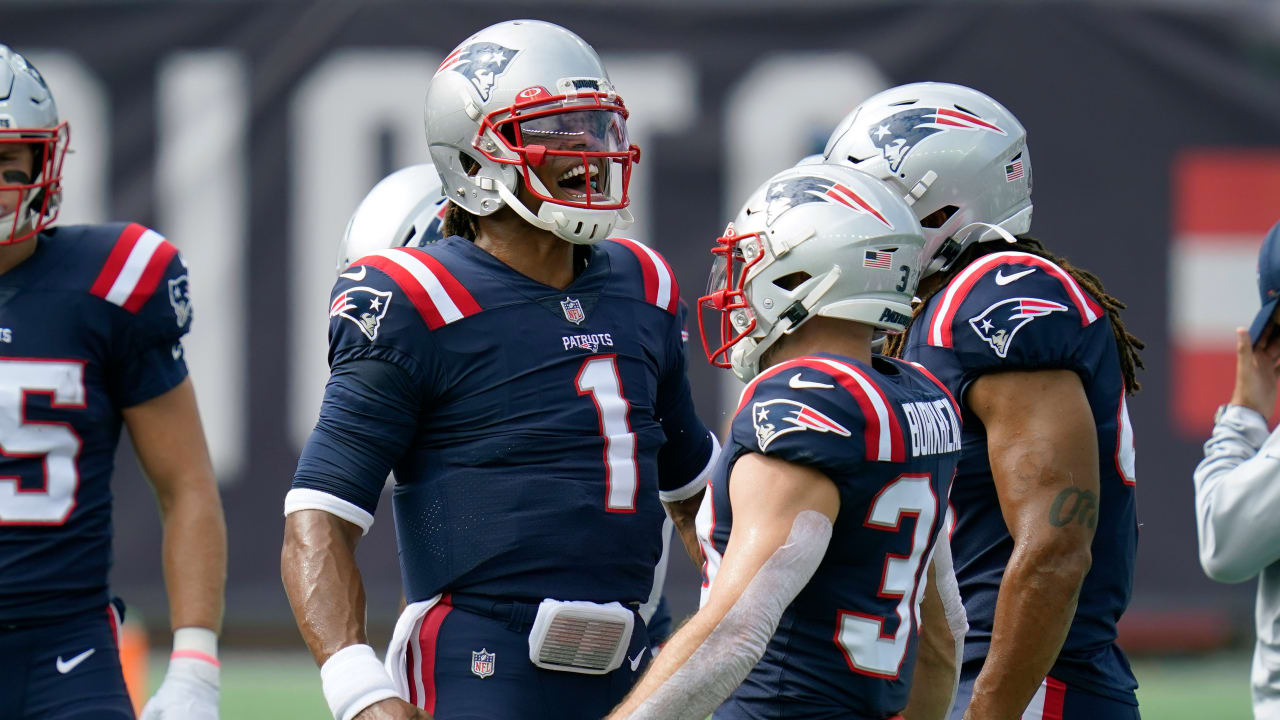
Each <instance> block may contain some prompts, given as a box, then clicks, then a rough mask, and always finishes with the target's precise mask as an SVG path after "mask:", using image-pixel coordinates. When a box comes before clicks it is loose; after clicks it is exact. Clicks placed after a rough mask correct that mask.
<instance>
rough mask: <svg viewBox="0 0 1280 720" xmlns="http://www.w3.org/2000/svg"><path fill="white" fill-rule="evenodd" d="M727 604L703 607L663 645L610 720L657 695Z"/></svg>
mask: <svg viewBox="0 0 1280 720" xmlns="http://www.w3.org/2000/svg"><path fill="white" fill-rule="evenodd" d="M724 610H725V609H724V608H723V607H721V608H719V609H717V608H716V607H712V606H708V607H705V608H703V609H702V610H699V611H698V612H697V613H696V614H695V615H694V616H693V617H692V618H689V621H688V622H687V623H685V624H684V625H683V626H682V627H681V628H680V629H679V630H678V631H677V632H676V634H675V635H673V636H672V637H671V639H670V640H668V641H667V643H666V644H665V645H663V646H662V652H661V653H659V654H658V657H656V658H654V660H653V662H652V663H650V665H649V669H648V670H647V671H645V674H644V677H642V678H641V679H640V682H638V683H636V686H635V688H633V689H632V690H631V692H630V693H629V694H628V695H627V697H626V698H625V699H624V700H623V701H622V704H620V705H619V706H618V707H617V708H615V709H614V711H613V712H612V713H610V714H609V717H608V718H607V719H606V720H626V719H627V718H629V717H631V716H632V714H633V713H634V712H635V711H636V709H637V708H639V707H640V705H642V704H643V703H644V701H645V700H647V699H649V696H651V695H653V694H654V692H656V691H657V690H658V689H659V688H660V687H662V684H663V683H665V682H666V681H667V680H668V679H670V678H671V676H672V675H674V674H675V673H676V671H677V670H679V669H680V668H681V666H683V665H684V664H685V662H686V661H688V659H689V658H690V657H691V656H692V655H693V653H694V652H696V651H697V650H698V648H699V647H701V646H702V643H703V642H704V641H705V640H706V639H707V636H708V635H710V634H711V631H712V630H713V629H715V627H716V625H717V624H718V623H719V622H720V620H721V619H723V617H724Z"/></svg>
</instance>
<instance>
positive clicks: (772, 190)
mask: <svg viewBox="0 0 1280 720" xmlns="http://www.w3.org/2000/svg"><path fill="white" fill-rule="evenodd" d="M811 202H829V203H838V204H840V205H844V206H845V207H849V208H853V209H854V210H856V211H858V212H860V213H862V214H864V215H870V216H872V217H874V218H875V219H876V220H879V221H880V222H881V223H883V224H884V226H885V227H887V228H889V229H890V230H892V229H893V223H891V222H889V221H888V219H886V218H885V216H884V215H882V214H881V213H880V211H879V210H877V209H876V208H875V207H874V206H872V205H871V203H869V202H867V201H866V200H864V199H862V197H861V196H860V195H858V193H856V192H854V191H853V190H851V189H849V188H847V187H845V186H844V185H841V184H840V183H838V182H832V181H831V180H824V179H823V178H819V177H798V178H791V179H789V180H783V181H781V182H777V183H774V184H773V185H771V186H770V187H769V189H768V190H767V191H765V203H766V205H765V221H766V222H767V223H769V224H773V221H774V220H776V219H777V218H778V216H779V215H781V214H782V213H784V212H786V211H788V210H790V209H791V208H793V207H796V206H799V205H804V204H805V203H811ZM726 232H727V231H726Z"/></svg>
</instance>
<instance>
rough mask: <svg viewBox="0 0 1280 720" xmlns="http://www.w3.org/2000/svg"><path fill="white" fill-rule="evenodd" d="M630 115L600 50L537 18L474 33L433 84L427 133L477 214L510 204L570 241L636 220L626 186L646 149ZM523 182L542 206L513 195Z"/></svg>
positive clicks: (453, 184)
mask: <svg viewBox="0 0 1280 720" xmlns="http://www.w3.org/2000/svg"><path fill="white" fill-rule="evenodd" d="M626 119H627V110H626V107H625V106H624V105H623V103H622V98H620V97H618V93H617V91H616V90H614V87H613V84H612V83H610V82H609V76H608V74H607V73H606V72H605V69H604V65H603V64H602V63H601V62H600V58H599V57H597V56H596V52H595V50H592V49H591V46H590V45H588V44H586V43H585V42H583V41H582V39H581V38H579V37H578V36H577V35H574V34H573V33H571V32H569V31H568V30H566V29H564V28H562V27H560V26H558V25H552V24H551V23H546V22H542V21H538V20H512V21H509V22H504V23H499V24H497V25H493V26H491V27H488V28H485V29H484V30H481V31H480V32H478V33H476V34H475V35H472V36H471V37H469V38H467V39H466V40H464V41H463V42H462V44H461V45H459V46H458V47H457V48H456V49H455V50H454V51H453V52H451V53H450V54H449V55H448V57H446V58H445V59H444V62H443V63H442V64H441V65H440V69H439V70H437V71H436V74H435V77H434V78H432V80H431V85H430V87H429V88H428V89H427V103H426V112H425V121H426V131H427V144H428V145H429V147H430V149H431V159H432V161H433V162H434V163H435V166H436V169H437V171H439V173H440V179H441V180H442V181H443V183H444V188H445V196H446V197H448V198H449V199H450V200H451V201H453V202H455V203H457V204H458V205H460V206H462V207H463V208H465V209H466V210H467V211H469V212H471V213H472V214H475V215H491V214H493V213H494V212H497V211H498V209H500V208H501V207H502V206H503V205H506V206H508V207H510V208H511V209H512V210H514V211H515V212H516V213H518V214H519V215H520V217H522V218H524V219H525V220H526V221H527V222H529V223H530V224H531V225H534V226H535V227H538V228H541V229H543V230H547V231H550V232H553V233H555V234H556V235H557V236H559V237H561V238H563V239H565V240H568V241H569V242H573V243H595V242H599V241H601V240H604V239H605V238H606V237H608V236H609V233H610V232H612V230H613V229H614V228H615V227H623V225H624V224H625V223H629V222H630V221H631V215H630V213H628V212H627V209H626V208H627V205H628V203H629V199H628V197H627V187H628V185H629V183H630V179H631V167H632V165H633V164H634V163H635V162H637V161H638V160H639V158H640V149H639V148H637V147H636V146H634V145H632V144H631V143H630V142H629V141H628V139H627V121H626ZM536 170H541V171H542V172H543V174H544V177H552V178H554V181H552V182H551V184H552V185H555V186H556V187H553V188H548V187H547V182H544V181H543V179H542V178H540V177H539V175H538V172H537V171H536ZM521 183H523V184H524V187H525V189H526V190H527V191H528V192H529V194H531V195H532V196H533V197H534V198H536V199H537V200H538V201H540V203H541V205H540V206H539V207H538V208H537V211H536V212H534V210H531V209H530V208H529V207H526V206H525V204H524V203H523V202H521V201H520V199H519V198H518V197H517V193H518V192H519V187H520V184H521Z"/></svg>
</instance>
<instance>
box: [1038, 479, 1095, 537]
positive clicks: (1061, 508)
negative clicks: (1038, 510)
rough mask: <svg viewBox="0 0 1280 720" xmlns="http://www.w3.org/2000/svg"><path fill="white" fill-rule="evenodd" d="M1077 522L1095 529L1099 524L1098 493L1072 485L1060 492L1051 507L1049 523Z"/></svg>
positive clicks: (1061, 525) (1063, 525)
mask: <svg viewBox="0 0 1280 720" xmlns="http://www.w3.org/2000/svg"><path fill="white" fill-rule="evenodd" d="M1070 522H1075V523H1077V524H1080V525H1084V526H1085V527H1087V528H1089V529H1091V530H1092V529H1093V528H1094V527H1095V526H1096V525H1097V524H1098V495H1097V494H1096V493H1094V492H1092V491H1090V490H1081V489H1080V488H1074V487H1070V488H1067V489H1065V490H1063V491H1062V492H1060V493H1058V497H1056V498H1054V499H1053V506H1052V507H1050V508H1049V524H1050V525H1052V526H1054V527H1065V526H1066V525H1067V524H1068V523H1070Z"/></svg>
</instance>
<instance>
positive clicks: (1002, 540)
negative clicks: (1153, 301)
mask: <svg viewBox="0 0 1280 720" xmlns="http://www.w3.org/2000/svg"><path fill="white" fill-rule="evenodd" d="M825 154H826V158H827V161H828V162H841V163H847V164H850V165H852V166H853V167H856V168H859V169H862V170H865V171H867V172H869V173H870V174H872V175H875V176H876V177H879V178H881V179H882V180H884V181H885V182H887V183H888V184H889V185H890V186H891V187H893V188H894V189H895V191H897V192H898V193H899V194H901V195H902V196H903V197H905V198H906V200H907V201H908V203H910V204H911V207H912V210H913V211H914V214H915V216H916V219H917V220H918V221H919V224H920V226H921V229H922V231H923V232H924V234H925V238H926V240H927V242H926V244H925V265H926V267H925V268H924V275H925V277H924V279H923V280H922V281H921V282H920V288H919V295H920V297H921V299H922V302H920V303H919V304H918V305H917V306H916V308H915V313H914V315H913V319H912V322H911V325H910V329H909V331H908V333H907V335H906V337H905V343H904V342H902V337H901V336H900V337H898V338H891V341H890V347H889V349H888V351H887V352H889V353H890V354H894V353H897V352H900V353H901V355H902V357H904V358H905V359H907V360H911V361H914V362H918V363H921V364H922V365H923V366H924V367H927V368H929V370H931V371H932V372H933V373H934V374H935V375H937V376H938V378H939V379H941V380H942V381H943V382H944V383H945V384H946V385H947V387H948V388H949V389H950V390H951V394H952V395H953V396H954V397H955V398H956V399H957V400H958V401H960V404H961V407H962V410H963V412H964V414H965V423H964V428H965V429H964V433H965V435H964V449H963V457H962V459H961V461H960V472H959V475H958V476H957V477H956V480H955V487H954V490H953V491H952V494H951V502H952V505H953V506H954V512H955V517H956V520H955V531H954V535H953V536H952V547H953V550H954V553H955V562H956V575H957V577H958V579H959V582H960V592H961V595H962V596H963V597H964V601H965V609H966V610H967V611H968V618H969V624H970V631H969V635H968V638H967V640H966V644H965V664H964V667H963V669H962V673H961V690H960V696H959V698H958V701H957V710H956V714H957V716H959V714H960V713H961V712H964V713H965V714H964V717H966V718H972V719H974V720H977V719H978V718H981V719H982V720H1012V719H1013V718H1018V717H1024V718H1040V717H1061V718H1066V719H1067V720H1072V719H1078V718H1087V719H1088V720H1103V719H1107V720H1110V719H1111V718H1137V717H1138V709H1137V699H1136V697H1135V695H1134V688H1135V687H1136V685H1137V683H1136V682H1135V681H1134V677H1133V673H1132V672H1131V671H1130V669H1129V663H1128V661H1127V660H1126V659H1125V656H1124V654H1123V653H1122V652H1121V651H1120V649H1119V648H1118V647H1116V644H1115V639H1116V622H1117V621H1118V620H1119V619H1120V615H1121V613H1123V612H1124V609H1125V606H1126V605H1128V602H1129V595H1130V591H1131V588H1132V582H1133V564H1134V554H1135V551H1136V546H1137V540H1138V527H1137V521H1136V515H1135V513H1136V510H1135V505H1134V482H1135V480H1134V453H1133V428H1132V427H1131V425H1130V424H1129V413H1128V408H1127V405H1126V400H1125V396H1126V394H1127V393H1133V392H1136V391H1137V390H1138V381H1137V377H1136V369H1137V368H1141V367H1142V362H1141V359H1140V357H1139V354H1138V353H1139V350H1140V349H1141V348H1142V343H1141V342H1139V341H1138V340H1137V339H1136V338H1134V337H1133V336H1132V335H1130V334H1129V333H1128V332H1127V331H1126V330H1125V327H1124V324H1123V323H1122V322H1121V321H1120V310H1121V308H1123V307H1124V305H1123V304H1122V303H1120V302H1119V301H1117V300H1115V299H1114V298H1112V297H1111V296H1109V295H1108V294H1107V293H1106V291H1104V290H1103V288H1102V284H1101V283H1100V282H1099V281H1098V278H1097V277H1095V276H1094V275H1092V274H1091V273H1089V272H1086V271H1084V270H1081V269H1079V268H1075V267H1072V266H1071V265H1070V264H1069V263H1067V262H1066V261H1065V260H1064V259H1062V258H1060V257H1057V256H1055V255H1053V254H1052V253H1050V252H1049V251H1048V250H1046V249H1045V247H1044V245H1042V244H1041V243H1040V242H1038V241H1036V240H1034V239H1032V238H1030V237H1027V236H1026V235H1025V233H1027V232H1028V230H1029V229H1030V227H1031V158H1030V155H1029V154H1028V151H1027V143H1026V132H1025V131H1024V130H1023V127H1022V125H1021V124H1019V122H1018V120H1017V119H1016V118H1015V117H1014V116H1013V115H1012V114H1011V113H1010V112H1009V111H1008V110H1006V109H1005V108H1004V107H1003V106H1001V105H1000V104H999V103H997V102H996V101H995V100H992V99H991V98H990V97H987V96H986V95H984V94H982V93H980V92H977V91H976V90H972V89H970V88H966V87H962V86H958V85H949V84H942V83H917V84H912V85H904V86H901V87H897V88H892V89H890V90H886V91H884V92H882V93H880V94H878V95H875V96H873V97H871V98H869V99H868V100H866V101H865V102H863V103H862V104H861V105H860V106H858V107H857V108H855V109H854V110H853V112H852V113H851V114H850V115H849V116H848V117H847V118H845V120H844V121H843V122H842V123H841V124H840V126H839V127H838V128H837V129H836V131H835V133H834V134H833V135H832V137H831V140H830V142H829V143H828V145H827V148H826V153H825ZM970 696H971V699H970ZM966 705H967V706H968V709H967V710H965V706H966ZM1055 713H1056V714H1055Z"/></svg>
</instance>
